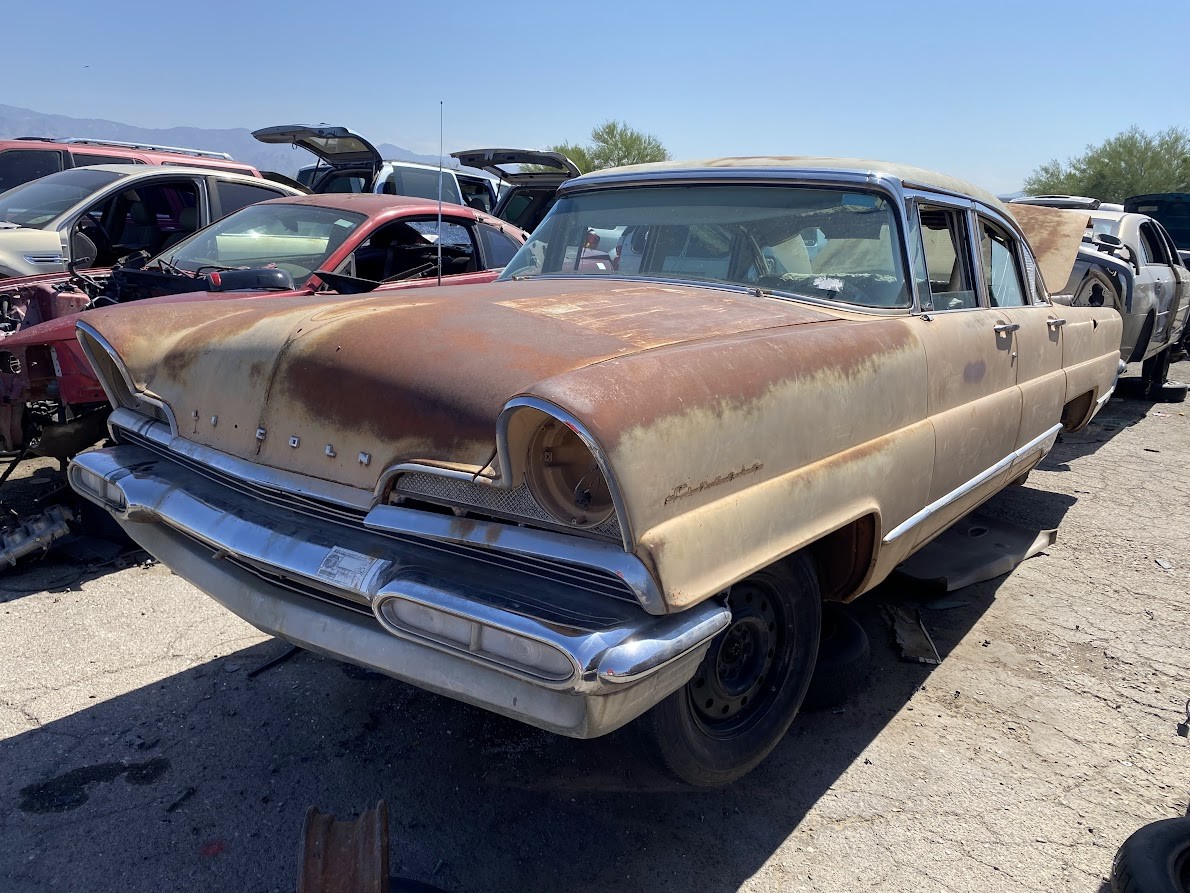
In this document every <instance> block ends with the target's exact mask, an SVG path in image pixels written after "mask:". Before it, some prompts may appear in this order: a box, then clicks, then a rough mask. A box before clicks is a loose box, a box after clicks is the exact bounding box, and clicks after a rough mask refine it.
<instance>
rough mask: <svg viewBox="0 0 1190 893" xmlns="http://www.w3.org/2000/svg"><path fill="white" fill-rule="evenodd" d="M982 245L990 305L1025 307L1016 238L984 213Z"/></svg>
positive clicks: (981, 227) (981, 224) (981, 222)
mask: <svg viewBox="0 0 1190 893" xmlns="http://www.w3.org/2000/svg"><path fill="white" fill-rule="evenodd" d="M979 245H980V252H979V254H980V259H981V260H982V261H983V278H984V279H985V280H986V281H987V285H988V301H989V303H990V304H991V306H993V307H1023V306H1025V305H1026V304H1028V303H1029V302H1028V301H1027V300H1026V299H1025V287H1024V284H1023V283H1024V280H1023V279H1022V278H1021V272H1020V267H1019V265H1018V261H1017V255H1016V240H1015V239H1013V238H1012V236H1010V235H1009V234H1008V233H1007V232H1005V231H1004V230H1003V229H1002V228H1001V227H999V226H997V225H996V224H994V223H992V222H991V221H988V220H984V219H983V218H982V217H981V218H979Z"/></svg>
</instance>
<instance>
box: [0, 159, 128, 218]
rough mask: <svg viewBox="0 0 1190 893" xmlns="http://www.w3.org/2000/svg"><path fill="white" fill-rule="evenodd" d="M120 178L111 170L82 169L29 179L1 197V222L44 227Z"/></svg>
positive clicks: (0, 195)
mask: <svg viewBox="0 0 1190 893" xmlns="http://www.w3.org/2000/svg"><path fill="white" fill-rule="evenodd" d="M120 177H121V175H120V174H114V173H111V172H110V171H97V170H94V169H92V168H82V169H77V170H68V171H59V172H58V173H56V174H49V175H48V176H45V177H42V178H40V179H38V180H31V181H30V182H28V183H25V184H23V185H21V186H17V187H15V188H13V189H10V190H8V191H7V192H5V193H3V194H0V223H15V224H17V225H18V226H29V227H42V226H45V225H46V224H48V223H49V222H50V221H52V220H53V219H54V218H56V217H58V215H60V214H62V213H63V212H65V211H67V210H69V209H70V208H71V207H72V206H74V205H76V204H78V203H79V202H81V201H83V200H85V199H86V198H87V197H88V196H90V195H93V194H94V193H95V192H97V191H99V190H100V189H102V188H103V187H105V186H107V185H109V184H110V183H114V182H115V181H116V180H118V179H120Z"/></svg>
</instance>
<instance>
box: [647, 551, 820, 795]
mask: <svg viewBox="0 0 1190 893" xmlns="http://www.w3.org/2000/svg"><path fill="white" fill-rule="evenodd" d="M727 601H728V606H729V607H730V608H731V609H732V620H731V624H730V625H729V626H728V628H727V629H725V630H724V631H723V632H722V633H720V634H719V635H718V636H716V638H715V640H714V641H713V642H712V643H711V647H710V649H709V650H708V651H707V654H706V656H705V657H704V658H703V661H702V663H701V664H699V667H698V670H697V671H696V672H695V674H694V678H692V679H691V680H690V681H689V682H687V683H686V684H685V685H684V686H682V688H680V689H678V690H677V691H676V692H674V693H673V694H672V695H670V696H669V697H668V698H666V699H665V700H664V701H662V702H661V703H659V704H657V705H656V706H655V707H653V709H652V710H650V711H649V712H648V713H646V714H645V715H644V716H642V717H641V718H640V719H639V720H638V721H637V723H636V726H637V731H638V733H639V734H640V736H641V739H642V742H643V744H644V746H645V749H646V750H647V751H648V752H649V755H650V757H652V759H653V760H654V762H655V763H657V765H658V766H659V767H660V768H661V769H662V770H663V771H665V772H667V773H668V774H669V775H671V776H673V777H674V778H677V779H678V780H680V781H683V782H685V783H687V784H690V785H696V786H699V787H715V786H718V785H725V784H730V783H731V782H733V781H735V780H736V779H738V778H741V777H742V776H744V775H746V774H747V773H748V772H750V771H751V770H752V769H754V768H755V767H756V766H757V765H758V764H759V763H760V761H761V760H763V759H764V758H765V757H766V756H768V754H769V752H770V751H771V750H772V749H773V748H774V747H776V746H777V743H778V742H779V741H780V740H781V738H782V737H783V736H784V735H785V732H786V731H787V730H788V729H789V726H790V724H791V723H792V722H793V718H794V717H795V716H796V715H797V711H798V708H799V707H800V706H801V704H802V699H803V698H804V697H805V696H806V688H807V687H808V686H809V684H810V677H811V676H812V675H813V673H814V662H815V658H816V657H817V654H818V638H819V635H820V633H821V629H822V597H821V595H820V594H819V589H818V577H817V575H816V574H815V573H814V568H813V565H812V564H811V563H810V561H809V559H808V558H806V556H805V555H802V554H798V555H794V556H792V557H790V558H788V559H786V560H784V561H782V562H779V563H777V564H774V565H772V566H771V567H767V568H765V569H764V570H761V571H757V572H756V573H755V574H753V575H752V576H750V577H748V578H747V579H745V580H742V581H740V582H739V583H737V584H735V585H734V586H732V587H731V591H730V592H729V594H728V600H727Z"/></svg>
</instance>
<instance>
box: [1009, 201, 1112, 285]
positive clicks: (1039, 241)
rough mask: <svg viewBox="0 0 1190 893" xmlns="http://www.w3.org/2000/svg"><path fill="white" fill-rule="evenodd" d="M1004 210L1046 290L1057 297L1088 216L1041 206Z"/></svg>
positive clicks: (1017, 206)
mask: <svg viewBox="0 0 1190 893" xmlns="http://www.w3.org/2000/svg"><path fill="white" fill-rule="evenodd" d="M1007 207H1008V210H1009V212H1010V213H1011V214H1012V216H1013V217H1014V218H1016V222H1017V223H1019V224H1020V226H1021V230H1022V231H1023V232H1024V234H1025V238H1027V239H1028V240H1029V247H1030V248H1032V249H1033V256H1034V257H1035V258H1036V259H1037V266H1038V268H1039V269H1040V270H1041V278H1042V279H1043V280H1044V281H1045V287H1046V290H1047V291H1049V292H1050V294H1057V293H1058V292H1060V291H1061V290H1062V289H1063V288H1065V286H1066V282H1067V280H1068V279H1070V273H1071V271H1072V270H1073V269H1074V261H1075V259H1076V258H1077V257H1078V247H1079V245H1081V244H1082V239H1083V233H1085V232H1086V230H1087V226H1088V224H1090V222H1091V218H1090V215H1088V214H1087V212H1086V211H1073V210H1068V209H1065V208H1047V207H1044V206H1042V205H1026V204H1019V203H1015V204H1009V205H1008V206H1007Z"/></svg>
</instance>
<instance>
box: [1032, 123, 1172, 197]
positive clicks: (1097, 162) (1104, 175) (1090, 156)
mask: <svg viewBox="0 0 1190 893" xmlns="http://www.w3.org/2000/svg"><path fill="white" fill-rule="evenodd" d="M1025 192H1027V193H1030V194H1032V195H1043V194H1046V193H1050V194H1063V195H1087V196H1091V197H1092V198H1097V199H1099V200H1100V201H1105V202H1122V201H1123V200H1124V199H1126V198H1128V196H1130V195H1142V194H1144V193H1148V192H1190V132H1188V131H1186V130H1183V129H1182V128H1179V127H1170V128H1169V129H1167V130H1162V131H1160V132H1158V133H1155V134H1149V133H1145V132H1144V131H1143V130H1141V129H1140V128H1139V127H1131V128H1129V129H1128V130H1125V131H1124V132H1123V133H1118V134H1116V135H1115V136H1113V137H1111V138H1110V139H1108V140H1105V141H1104V142H1103V143H1101V144H1100V145H1098V146H1087V150H1086V152H1084V153H1083V154H1082V155H1080V156H1078V157H1077V158H1072V159H1070V160H1069V161H1068V162H1067V163H1066V164H1065V165H1064V164H1062V163H1061V162H1060V161H1058V160H1057V159H1054V160H1052V161H1048V162H1046V163H1045V164H1043V165H1041V166H1040V167H1039V168H1037V170H1035V171H1033V173H1032V174H1030V175H1029V177H1028V178H1027V179H1026V180H1025Z"/></svg>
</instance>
